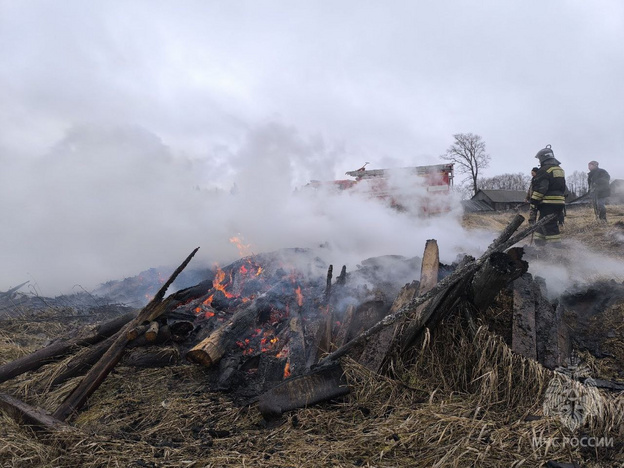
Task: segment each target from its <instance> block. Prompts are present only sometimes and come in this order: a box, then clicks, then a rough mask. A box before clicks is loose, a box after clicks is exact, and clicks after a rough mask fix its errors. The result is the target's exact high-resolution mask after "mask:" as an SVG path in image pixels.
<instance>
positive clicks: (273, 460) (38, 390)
mask: <svg viewBox="0 0 624 468" xmlns="http://www.w3.org/2000/svg"><path fill="white" fill-rule="evenodd" d="M619 216H620V217H623V216H624V213H621V214H620V215H619ZM614 217H615V215H614V216H613V217H612V219H613V218H614ZM467 218H468V219H467V224H472V225H473V227H479V228H491V229H492V230H494V231H495V230H500V229H501V228H502V227H504V226H505V225H506V224H507V222H508V221H509V218H510V215H509V214H503V215H496V216H486V217H483V218H482V219H481V221H479V222H477V220H475V219H473V218H472V216H468V217H467ZM614 221H617V219H615V220H614ZM565 229H566V234H567V235H569V236H573V237H574V238H575V239H578V240H580V241H583V239H585V238H587V239H588V242H591V244H592V245H594V246H596V245H601V246H605V247H606V248H609V249H610V248H613V245H612V244H610V242H611V241H610V240H609V239H610V238H611V237H612V235H613V233H615V234H617V230H618V229H619V228H618V227H616V226H614V225H612V224H611V225H608V226H602V225H601V226H597V225H595V223H592V222H591V220H590V221H587V216H586V215H582V214H581V213H580V212H579V214H578V215H577V214H576V212H575V213H569V216H568V220H567V222H566V226H565ZM585 236H586V237H585ZM618 254H620V255H621V252H619V253H618ZM614 255H615V252H614ZM509 313H510V311H509V310H500V311H496V314H499V315H505V314H509ZM66 328H67V324H62V323H51V322H40V323H38V322H24V321H20V320H19V319H14V320H13V321H10V322H8V321H6V322H3V329H2V332H0V363H3V362H8V361H10V360H12V359H14V358H15V357H17V356H20V355H22V354H25V353H27V352H30V351H32V350H33V349H35V348H37V347H40V346H42V345H44V344H45V343H46V342H47V340H48V337H50V336H54V335H57V334H63V332H64V330H65V329H66ZM611 346H613V347H616V346H622V344H621V343H612V344H611ZM586 360H587V362H588V363H589V365H590V367H592V368H593V369H594V370H595V371H600V365H601V363H600V362H598V361H596V360H592V359H591V357H589V356H586ZM61 365H62V363H58V364H55V365H49V366H46V367H44V368H43V369H41V370H40V371H38V372H33V373H30V374H27V375H23V376H20V377H18V378H16V379H14V380H12V381H9V382H5V383H3V384H0V392H5V393H10V394H12V395H14V396H16V397H18V398H21V399H23V400H24V401H26V402H28V403H30V404H32V405H36V406H40V407H42V408H46V409H48V410H53V409H54V408H56V407H57V406H58V404H59V403H60V401H62V399H63V398H64V396H65V395H66V394H67V393H68V392H69V391H70V390H71V389H72V388H73V386H74V385H75V384H76V383H77V379H74V380H72V381H69V382H67V383H66V384H65V385H63V386H62V387H60V388H57V389H54V390H53V391H47V386H46V382H47V381H49V379H50V377H51V376H52V375H53V374H54V372H55V371H56V370H57V367H58V366H61ZM343 365H344V368H345V372H346V376H347V378H348V380H349V382H350V385H351V388H352V393H351V394H350V395H349V396H348V397H346V398H345V399H344V400H341V401H337V402H332V403H327V404H324V405H318V406H314V407H311V408H306V409H300V410H297V411H293V412H290V413H288V414H286V415H285V416H284V418H283V420H282V421H281V422H280V423H279V424H276V425H273V426H267V425H266V424H265V422H264V421H263V420H262V417H261V416H260V413H259V411H258V410H257V408H256V407H255V406H254V405H252V406H250V407H242V408H241V407H237V406H235V405H234V404H233V403H232V401H231V400H230V398H228V396H227V395H225V394H222V393H213V392H211V391H210V390H209V382H206V378H207V374H206V373H205V372H204V371H203V369H202V368H200V367H197V366H191V365H184V366H178V367H170V368H160V369H145V370H135V369H133V368H129V367H124V366H118V367H117V368H116V369H115V370H114V372H113V373H112V374H111V375H109V377H108V378H107V379H106V380H105V381H104V383H103V384H102V386H101V387H100V388H99V389H98V391H97V392H96V393H95V394H94V395H93V396H92V397H91V398H90V400H89V403H88V406H87V407H85V408H83V410H81V412H80V413H79V415H78V416H77V417H76V418H75V419H74V420H72V421H71V423H72V424H73V425H74V426H75V427H76V428H77V431H76V432H75V433H72V434H64V435H58V434H57V435H54V434H53V435H44V434H35V433H33V432H32V431H31V430H30V429H28V428H26V427H24V426H21V425H18V424H16V423H15V422H14V421H13V420H12V419H10V418H8V417H6V416H4V415H3V414H2V413H0V466H2V467H32V466H40V467H76V466H82V467H86V468H91V467H108V466H124V467H128V468H130V467H227V466H231V467H242V466H249V467H265V466H266V467H308V466H309V467H337V466H341V467H352V466H368V467H397V466H423V467H486V468H487V467H501V466H505V467H520V466H525V467H538V466H544V464H545V462H546V461H548V460H558V461H563V462H571V461H576V462H577V463H582V466H584V467H590V468H592V467H607V466H623V465H624V428H623V427H624V421H623V419H622V418H623V415H624V403H623V398H622V395H607V394H604V393H603V394H601V398H602V402H603V408H604V411H603V415H602V418H600V420H592V421H591V424H589V425H587V426H586V427H584V428H583V434H584V435H585V436H594V437H611V438H613V440H614V444H615V446H614V447H613V448H611V449H604V448H599V449H597V450H589V449H586V448H582V447H573V446H571V445H569V444H568V445H566V444H557V443H554V444H553V443H549V441H550V442H552V441H561V440H562V439H563V438H564V437H568V436H570V432H569V430H568V429H567V428H566V427H564V426H563V425H562V424H561V422H560V421H559V420H558V419H557V418H549V417H544V415H543V408H542V406H543V401H544V394H545V392H546V389H547V388H548V384H549V382H550V381H551V379H552V378H553V375H554V374H553V372H551V371H548V370H547V369H544V368H543V367H541V366H540V365H539V364H537V363H535V362H533V361H530V360H527V359H525V358H523V357H520V356H517V355H515V354H513V353H512V352H511V351H510V349H509V348H508V347H507V346H506V345H505V343H504V342H503V340H502V339H501V338H499V337H497V336H495V335H493V334H491V333H489V332H488V331H487V330H486V328H484V327H481V328H479V329H478V330H477V331H476V333H474V334H473V333H471V332H470V331H469V330H468V329H466V327H464V326H463V324H462V323H461V321H460V320H459V319H454V320H450V321H447V323H445V324H444V326H443V327H441V331H440V332H439V333H438V334H437V335H436V336H434V337H431V336H427V339H426V340H425V342H424V343H423V344H422V347H421V348H420V349H418V350H416V352H415V355H414V356H413V360H412V361H410V364H407V363H401V362H395V364H394V366H393V368H392V369H391V372H389V374H388V375H392V376H393V377H392V378H390V377H387V376H386V377H384V376H380V375H377V374H372V373H370V372H369V371H367V370H366V369H364V368H362V367H361V366H359V365H358V364H356V363H355V362H353V361H349V360H346V361H344V362H343ZM536 440H540V441H541V442H540V443H539V444H534V442H535V441H536Z"/></svg>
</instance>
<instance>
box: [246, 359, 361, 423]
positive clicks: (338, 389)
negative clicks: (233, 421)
mask: <svg viewBox="0 0 624 468" xmlns="http://www.w3.org/2000/svg"><path fill="white" fill-rule="evenodd" d="M348 393H349V387H348V385H347V382H346V379H345V378H344V372H343V370H342V367H340V365H339V364H337V363H334V364H332V365H329V366H326V367H322V368H320V369H318V370H315V371H312V372H310V373H308V374H306V375H303V376H300V377H293V378H291V379H288V380H285V381H284V382H282V383H281V384H279V385H277V386H276V387H274V388H272V389H271V390H269V391H267V392H265V393H263V394H262V395H261V396H260V398H259V400H258V408H259V410H260V413H262V416H263V417H264V418H265V419H272V418H276V417H279V416H281V415H282V414H283V413H284V412H286V411H291V410H293V409H297V408H303V407H305V406H308V405H313V404H316V403H320V402H323V401H327V400H331V399H334V398H338V397H341V396H344V395H347V394H348Z"/></svg>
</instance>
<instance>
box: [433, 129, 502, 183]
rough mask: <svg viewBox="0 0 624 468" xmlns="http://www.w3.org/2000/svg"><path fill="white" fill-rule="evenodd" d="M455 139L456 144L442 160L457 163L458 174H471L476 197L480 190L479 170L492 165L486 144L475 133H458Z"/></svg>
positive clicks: (454, 136) (447, 151)
mask: <svg viewBox="0 0 624 468" xmlns="http://www.w3.org/2000/svg"><path fill="white" fill-rule="evenodd" d="M453 138H454V139H455V141H454V143H453V144H452V145H451V146H450V147H449V148H448V149H447V150H446V153H445V154H443V155H442V156H440V158H441V159H443V160H445V161H450V162H452V163H455V165H456V171H457V172H458V173H460V174H469V177H470V179H471V182H472V192H473V195H475V194H476V193H477V190H478V189H479V187H478V185H477V180H478V178H479V170H481V169H484V168H486V167H488V165H489V164H490V156H489V155H488V154H487V153H486V152H485V142H484V141H483V139H482V138H481V137H480V136H479V135H475V134H473V133H458V134H456V135H453Z"/></svg>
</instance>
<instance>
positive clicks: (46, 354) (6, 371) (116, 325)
mask: <svg viewBox="0 0 624 468" xmlns="http://www.w3.org/2000/svg"><path fill="white" fill-rule="evenodd" d="M137 314H138V311H137V312H130V313H127V314H124V315H120V316H118V317H115V318H114V319H112V320H109V321H108V322H104V323H102V324H100V325H97V326H96V327H95V328H93V329H91V330H89V331H85V332H83V333H81V334H80V335H79V336H78V337H76V338H64V339H60V340H58V341H55V342H54V343H51V344H50V345H48V346H46V347H45V348H41V349H39V350H37V351H35V352H34V353H31V354H29V355H26V356H23V357H21V358H18V359H16V360H14V361H11V362H8V363H6V364H3V365H2V366H0V382H4V381H6V380H10V379H12V378H14V377H17V376H18V375H21V374H23V373H24V372H28V371H32V370H36V369H39V368H40V367H41V366H44V365H45V364H49V363H51V362H56V361H58V360H60V359H62V358H63V357H65V356H67V355H68V354H70V353H72V352H74V351H75V350H76V349H78V348H80V347H82V346H88V345H92V344H95V343H97V342H99V341H102V340H104V339H105V338H107V337H109V336H111V335H114V334H115V333H117V332H118V331H119V330H120V329H121V328H122V327H123V326H124V325H126V324H127V323H128V322H130V321H131V320H132V319H133V318H135V317H136V315H137Z"/></svg>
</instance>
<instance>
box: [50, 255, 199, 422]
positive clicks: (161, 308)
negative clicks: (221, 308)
mask: <svg viewBox="0 0 624 468" xmlns="http://www.w3.org/2000/svg"><path fill="white" fill-rule="evenodd" d="M198 250H199V247H197V248H196V249H195V250H193V252H191V254H190V255H189V256H188V257H187V258H186V259H185V260H184V262H182V264H181V265H180V266H179V267H178V268H177V269H176V270H175V271H174V272H173V273H172V275H171V276H170V277H169V279H168V280H167V281H166V282H165V284H163V286H162V287H161V288H160V290H159V291H158V292H157V293H156V295H155V296H154V298H153V299H152V300H151V301H150V302H149V304H147V305H146V306H145V307H144V308H143V309H142V310H141V311H140V312H139V314H138V315H137V317H136V318H134V319H133V320H132V321H131V322H130V323H128V324H127V325H125V326H124V328H122V329H121V330H120V331H119V332H118V333H117V335H116V336H117V338H116V339H115V341H114V342H113V343H112V344H111V346H110V348H109V349H108V350H107V351H106V353H105V354H104V355H103V356H102V357H101V358H100V359H99V360H98V362H97V363H96V364H95V365H94V366H93V367H92V368H91V369H90V370H89V372H88V373H87V375H86V376H85V377H84V378H83V379H82V381H81V382H80V383H79V384H78V386H77V387H76V388H75V389H74V390H73V391H72V392H71V393H70V394H69V395H68V396H67V398H66V399H65V400H64V401H63V403H61V405H60V406H59V407H58V408H57V410H56V411H55V412H54V414H53V416H54V417H55V418H56V419H59V420H61V421H64V420H65V419H66V418H67V417H68V416H69V415H70V414H72V413H74V412H75V411H77V410H79V409H80V408H81V407H82V405H83V404H84V403H85V402H86V400H87V398H89V396H90V395H91V394H92V393H93V392H94V391H95V390H97V388H98V387H99V386H100V384H101V383H102V382H103V381H104V379H105V378H106V376H107V375H108V374H109V373H110V371H111V370H112V369H113V368H114V367H115V366H116V365H117V363H118V362H119V360H120V359H121V357H122V354H123V351H124V349H125V347H126V345H127V344H128V336H127V333H128V330H130V329H131V328H133V327H135V326H136V325H137V324H140V323H143V322H146V321H152V320H154V319H156V318H157V317H158V316H159V315H160V314H162V313H164V312H165V311H166V310H167V305H168V304H166V302H167V301H164V302H163V298H164V296H165V293H166V292H167V289H168V288H169V286H170V285H171V283H173V281H174V280H175V279H176V278H177V276H178V275H179V274H180V273H181V272H182V270H184V268H186V266H187V265H188V264H189V262H190V261H191V259H192V258H193V256H194V255H195V254H196V253H197V251H198Z"/></svg>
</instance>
